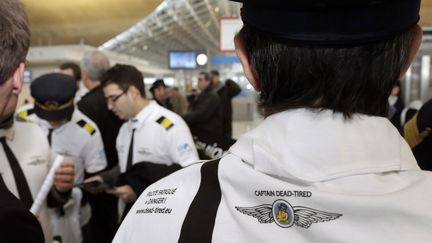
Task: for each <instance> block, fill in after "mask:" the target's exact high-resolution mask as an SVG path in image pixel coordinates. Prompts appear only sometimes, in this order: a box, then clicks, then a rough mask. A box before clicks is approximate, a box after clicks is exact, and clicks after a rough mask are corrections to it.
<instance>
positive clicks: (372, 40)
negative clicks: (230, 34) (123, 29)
mask: <svg viewBox="0 0 432 243" xmlns="http://www.w3.org/2000/svg"><path fill="white" fill-rule="evenodd" d="M235 1H236V2H242V3H243V8H242V20H243V22H244V26H243V28H242V29H241V30H240V32H239V33H238V34H237V35H236V37H235V44H236V53H237V56H238V57H239V59H240V62H241V65H242V68H243V71H244V74H245V76H246V78H247V79H248V80H249V82H250V83H251V85H252V86H253V88H254V89H255V90H256V91H257V92H258V93H259V100H258V102H259V106H260V109H261V111H262V112H263V114H264V116H265V119H264V121H263V122H262V123H261V124H260V125H259V126H258V127H256V128H255V129H253V130H252V131H250V132H248V133H246V134H244V135H242V137H241V138H240V139H239V140H238V141H235V140H234V139H233V138H232V112H233V110H232V99H233V97H235V96H236V95H238V94H239V93H240V92H241V89H240V87H239V86H238V85H237V84H236V83H235V82H234V81H232V80H230V79H228V80H226V81H225V82H222V81H221V77H220V76H221V75H220V74H219V72H218V71H217V70H213V71H211V72H210V73H207V72H200V73H199V75H198V82H197V87H196V90H195V91H194V93H191V95H189V96H188V97H187V99H186V98H185V97H184V96H182V95H181V94H180V92H179V91H178V90H177V89H176V88H175V87H167V85H166V84H165V83H164V81H163V80H162V79H159V80H156V81H155V82H154V83H153V84H152V86H151V87H150V88H149V91H150V93H151V94H152V97H148V96H147V93H146V87H145V84H144V78H143V75H142V73H141V72H140V71H139V70H138V69H137V68H136V67H134V66H131V65H126V64H115V65H110V60H109V59H108V58H107V56H106V55H104V54H103V53H102V52H99V51H93V52H88V53H86V54H85V55H84V57H83V59H82V62H81V63H80V64H79V65H78V64H75V63H69V62H68V63H64V64H62V65H60V66H59V69H58V70H57V71H56V72H52V73H47V74H44V75H42V76H40V77H37V78H36V79H35V80H33V81H32V82H31V85H30V91H31V95H32V97H33V98H34V103H28V104H25V105H24V106H22V107H19V108H18V109H16V105H17V99H18V95H19V93H20V91H21V88H22V85H23V72H24V67H25V58H26V55H27V52H28V49H29V45H30V30H29V27H28V26H29V23H28V20H27V17H26V13H25V11H24V8H23V5H22V4H21V3H20V2H19V1H17V0H2V1H0V12H1V13H2V14H1V15H0V23H1V24H2V28H1V29H0V39H1V40H2V41H0V49H1V50H2V52H1V53H0V141H1V143H2V149H1V154H0V155H1V156H2V157H0V158H1V160H0V222H1V223H2V227H1V230H0V232H1V234H0V242H5V243H9V242H20V243H22V242H29V243H42V242H46V243H49V242H50V243H51V242H59V243H81V242H83V243H105V242H114V243H138V242H158V243H163V242H167V243H168V242H182V243H186V242H193V243H198V242H199V243H204V242H279V241H280V240H281V239H289V240H290V241H293V242H305V243H306V242H317V241H319V242H380V243H381V242H418V243H426V242H429V241H430V236H431V233H432V225H431V223H430V222H432V212H431V211H430V210H429V208H430V204H431V203H432V193H431V192H430V187H431V186H432V174H431V173H430V172H427V171H422V170H421V169H424V170H431V169H432V167H431V165H432V163H431V162H429V161H430V160H431V159H430V158H431V156H430V155H429V154H430V150H429V149H430V148H431V147H432V136H431V134H432V116H431V115H430V114H432V101H429V102H427V103H425V104H424V105H423V106H422V107H421V108H420V109H418V110H416V111H415V112H414V113H413V114H412V115H410V116H408V117H407V116H406V112H405V113H404V112H403V109H402V107H403V102H402V98H401V95H400V94H401V85H400V82H399V81H397V80H399V79H400V78H401V77H402V76H403V75H404V73H405V72H406V70H407V69H408V67H409V66H410V64H411V63H412V61H413V59H414V56H415V54H416V52H417V50H418V48H419V46H420V44H421V38H422V31H421V28H420V27H419V26H418V25H417V22H418V19H419V8H420V1H419V0H409V1H385V0H382V1H376V0H364V1H355V2H353V3H348V2H344V1H336V0H335V1H325V3H323V2H322V1H318V0H317V1H315V0H312V1H294V2H292V1H283V0H269V1H246V0H235ZM377 9H378V10H379V11H378V10H377ZM384 13H385V14H384ZM400 13H403V15H401V14H400ZM396 15H397V16H399V17H400V18H399V19H398V21H395V19H394V18H393V17H394V16H396ZM268 16H271V17H272V18H269V17H268ZM347 16H348V17H349V18H347ZM305 19H308V20H309V22H308V23H309V24H307V25H302V28H297V27H296V24H298V25H301V24H302V23H303V22H301V21H300V20H305ZM341 19H343V20H345V21H341ZM264 20H265V21H264ZM281 20H284V21H281ZM369 22H371V23H380V24H369V25H365V23H369ZM286 23H290V24H286ZM347 28H348V30H350V31H346V30H347ZM305 43H306V45H305ZM389 60H391V61H389ZM353 67H356V68H353ZM402 118H403V119H402ZM401 134H402V135H403V136H401ZM57 155H61V156H63V161H62V163H61V165H60V167H59V168H58V169H57V170H56V171H55V172H54V175H53V180H52V186H51V187H50V188H48V195H47V199H46V201H45V202H44V204H43V206H42V207H41V208H40V209H39V210H38V212H36V213H34V215H33V214H31V213H30V212H29V209H30V207H32V205H33V203H34V200H35V198H36V195H37V194H38V192H39V191H40V190H41V188H42V185H43V183H44V180H45V179H46V177H47V175H48V173H49V168H50V166H51V163H52V161H53V159H54V158H56V157H57ZM208 159H210V161H206V162H205V161H201V160H208Z"/></svg>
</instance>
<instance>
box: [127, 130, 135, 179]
mask: <svg viewBox="0 0 432 243" xmlns="http://www.w3.org/2000/svg"><path fill="white" fill-rule="evenodd" d="M134 135H135V128H134V129H132V136H131V142H130V145H129V153H128V157H127V164H126V171H129V169H130V168H131V167H132V161H133V144H134Z"/></svg>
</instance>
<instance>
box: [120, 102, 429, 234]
mask: <svg viewBox="0 0 432 243" xmlns="http://www.w3.org/2000/svg"><path fill="white" fill-rule="evenodd" d="M230 152H231V154H229V155H227V156H225V157H224V158H222V159H221V160H220V162H219V163H217V162H209V163H204V164H198V165H192V166H190V167H188V168H185V169H183V170H180V171H178V172H176V173H174V174H172V175H170V176H168V177H166V178H164V179H162V180H160V181H158V182H156V183H155V184H153V185H151V186H149V187H148V188H147V189H146V190H145V191H144V192H143V193H142V194H141V196H140V197H139V199H138V200H137V201H136V203H135V204H134V206H133V207H132V209H131V210H130V212H129V214H128V215H127V217H126V218H125V220H124V221H123V223H122V225H121V226H120V228H119V230H118V232H117V234H116V236H115V238H114V241H113V242H114V243H125V242H127V243H138V242H150V243H152V242H158V243H168V242H169V243H173V242H180V243H184V242H200V243H206V242H216V243H225V242H236V243H262V242H269V243H270V242H286V241H288V242H296V243H310V242H321V243H333V242H351V243H356V242H357V243H363V242H371V243H382V242H398V243H409V242H416V243H429V242H431V236H432V211H431V210H430V208H431V205H432V190H431V188H432V173H430V172H426V171H421V170H420V169H419V168H418V166H417V163H416V161H415V159H414V157H413V155H412V153H411V151H410V149H409V147H408V145H407V144H406V142H405V141H404V140H403V138H402V137H401V136H400V135H399V133H398V131H397V130H396V129H395V128H394V127H393V126H392V124H391V123H390V122H389V121H388V120H387V119H385V118H381V117H370V116H363V115H362V116H360V115H356V116H354V117H353V119H352V120H348V121H347V120H344V119H343V116H342V115H341V114H333V112H331V111H323V112H320V113H319V112H311V111H308V110H305V109H297V110H293V111H286V112H281V113H278V114H275V115H272V116H270V117H268V118H266V119H265V120H264V121H263V122H262V123H261V124H260V125H259V126H258V127H257V128H256V129H254V130H252V131H251V132H249V133H247V134H245V135H243V136H242V137H240V139H239V140H238V141H237V143H236V144H234V145H233V146H232V147H231V148H230ZM161 229H162V231H161Z"/></svg>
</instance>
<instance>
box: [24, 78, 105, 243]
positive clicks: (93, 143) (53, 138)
mask: <svg viewBox="0 0 432 243" xmlns="http://www.w3.org/2000/svg"><path fill="white" fill-rule="evenodd" d="M30 89H31V94H32V96H33V97H34V99H35V105H34V114H36V116H37V117H38V118H40V119H34V120H36V123H38V124H40V125H41V128H42V129H44V130H45V131H46V133H47V137H48V141H49V143H50V145H51V151H52V153H53V154H54V155H55V154H59V155H62V156H64V157H65V158H67V159H68V160H70V161H74V162H75V176H76V177H75V183H76V184H79V183H81V182H83V180H84V178H88V177H90V176H93V175H96V174H97V173H98V172H100V171H102V170H103V169H105V167H106V165H107V162H106V158H105V153H104V149H103V143H102V139H101V136H100V133H99V132H98V131H97V129H96V127H95V126H94V125H93V124H92V123H90V122H88V121H86V120H85V119H84V115H82V114H79V112H75V114H76V115H75V116H76V117H77V118H76V119H77V121H76V120H72V116H73V113H74V105H73V97H74V94H75V89H76V85H75V83H74V81H73V79H72V77H70V76H68V75H64V74H60V73H51V74H46V75H43V76H41V77H39V78H37V79H35V80H34V81H33V82H32V84H31V87H30ZM30 110H31V109H30ZM28 111H29V110H27V115H28V114H29V113H31V112H28ZM23 113H25V112H22V111H21V112H20V113H18V117H20V118H24V119H26V117H24V116H23V115H22V114H23ZM20 115H21V116H20ZM80 115H81V117H78V116H80ZM81 198H82V192H81V191H80V190H79V189H74V190H73V195H72V198H71V202H69V203H68V204H67V205H66V206H65V207H63V209H61V210H60V211H58V210H53V212H52V214H51V216H52V221H53V229H54V237H55V238H59V237H60V238H61V240H62V242H63V243H68V242H78V241H81V240H82V238H81V237H82V236H81V230H80V226H81V225H85V224H86V223H87V222H88V220H89V218H90V207H89V205H88V204H84V205H81V200H78V199H81ZM78 205H81V209H80V207H79V206H78ZM66 207H67V208H66ZM61 211H64V212H61ZM79 214H81V215H80V216H78V215H79ZM80 217H81V218H80ZM84 218H85V219H84ZM71 232H72V233H71Z"/></svg>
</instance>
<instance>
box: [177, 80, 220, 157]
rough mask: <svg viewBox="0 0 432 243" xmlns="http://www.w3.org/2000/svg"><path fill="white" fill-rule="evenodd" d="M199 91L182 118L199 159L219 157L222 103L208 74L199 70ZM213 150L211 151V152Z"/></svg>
mask: <svg viewBox="0 0 432 243" xmlns="http://www.w3.org/2000/svg"><path fill="white" fill-rule="evenodd" d="M198 88H199V89H200V90H201V93H200V94H199V95H198V96H197V97H196V98H195V99H194V100H193V101H192V103H191V105H190V106H189V109H188V111H187V112H186V114H184V115H183V119H184V120H185V121H186V123H187V124H188V126H189V128H190V129H191V132H192V135H193V136H194V140H195V144H196V146H197V149H198V154H199V156H200V158H201V159H209V158H216V157H220V156H221V155H222V153H223V151H222V152H221V149H222V150H224V148H221V145H222V138H223V132H222V103H221V101H220V98H219V95H218V94H217V93H216V91H215V90H214V89H213V87H212V82H211V79H210V75H209V74H208V73H206V72H201V73H200V74H199V76H198ZM212 151H213V152H212Z"/></svg>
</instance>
